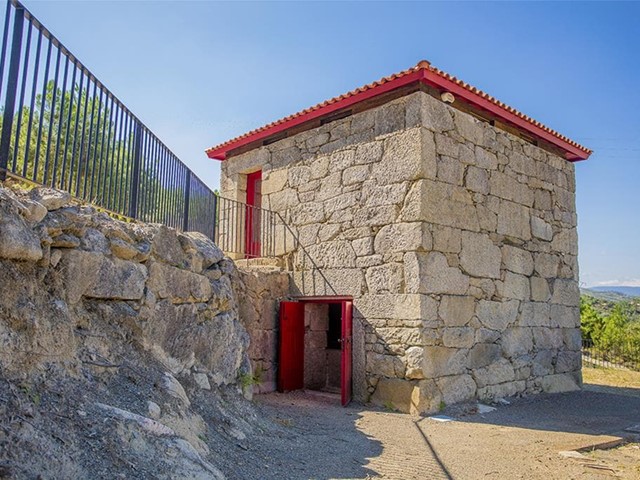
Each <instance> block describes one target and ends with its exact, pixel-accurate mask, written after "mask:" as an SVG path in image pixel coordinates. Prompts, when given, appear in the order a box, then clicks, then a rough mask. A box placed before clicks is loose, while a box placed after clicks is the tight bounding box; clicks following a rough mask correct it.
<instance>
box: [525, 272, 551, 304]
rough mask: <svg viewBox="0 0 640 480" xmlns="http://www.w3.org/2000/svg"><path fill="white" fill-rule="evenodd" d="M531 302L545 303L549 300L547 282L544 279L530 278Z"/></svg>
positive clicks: (549, 293) (549, 294)
mask: <svg viewBox="0 0 640 480" xmlns="http://www.w3.org/2000/svg"><path fill="white" fill-rule="evenodd" d="M529 280H530V282H531V300H533V301H534V302H546V301H548V300H549V299H550V298H551V292H550V291H549V282H548V281H547V279H546V278H541V277H531V278H530V279H529Z"/></svg>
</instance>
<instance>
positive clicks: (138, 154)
mask: <svg viewBox="0 0 640 480" xmlns="http://www.w3.org/2000/svg"><path fill="white" fill-rule="evenodd" d="M133 135H134V137H133V138H134V140H133V142H134V145H135V148H134V152H133V175H132V177H131V203H130V204H129V216H130V217H131V218H138V193H139V192H140V163H141V160H142V127H141V125H140V122H138V121H137V120H136V124H135V129H134V134H133Z"/></svg>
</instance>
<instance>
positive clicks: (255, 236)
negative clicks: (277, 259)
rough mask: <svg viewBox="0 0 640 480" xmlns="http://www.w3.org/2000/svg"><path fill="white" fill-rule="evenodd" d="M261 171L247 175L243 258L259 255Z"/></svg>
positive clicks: (260, 235)
mask: <svg viewBox="0 0 640 480" xmlns="http://www.w3.org/2000/svg"><path fill="white" fill-rule="evenodd" d="M261 208H262V171H261V170H258V171H257V172H253V173H250V174H249V175H247V207H246V209H247V212H246V213H247V214H246V217H245V257H246V258H255V257H259V256H260V254H261V244H260V243H261V237H262V232H261V226H262V215H261V213H262V211H261V210H260V209H261Z"/></svg>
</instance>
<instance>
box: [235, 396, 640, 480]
mask: <svg viewBox="0 0 640 480" xmlns="http://www.w3.org/2000/svg"><path fill="white" fill-rule="evenodd" d="M256 404H257V408H258V414H259V416H260V417H261V418H262V419H263V420H265V421H267V422H269V423H271V422H273V423H274V424H275V425H276V428H275V429H274V428H269V429H267V430H265V431H264V434H263V435H260V434H258V435H257V436H253V437H252V438H251V439H250V440H249V439H247V440H248V441H249V442H250V443H249V444H248V447H247V448H248V451H247V452H244V455H243V456H242V457H241V458H244V459H245V460H244V461H243V460H238V461H237V462H236V463H237V469H235V470H234V472H235V475H237V476H234V473H233V472H232V473H231V474H229V472H228V471H227V472H225V474H227V476H228V477H229V478H239V479H240V478H243V479H245V478H260V479H265V480H267V479H283V478H287V479H370V478H386V479H394V480H405V479H406V480H414V479H436V480H438V479H456V480H460V479H477V478H491V479H501V478H523V479H544V480H548V479H565V478H569V479H570V478H575V479H578V478H580V479H605V478H613V477H615V478H629V479H635V478H640V476H639V474H638V470H637V465H638V463H639V462H640V454H638V452H640V450H638V449H635V448H627V450H625V451H624V455H621V454H620V452H619V451H608V452H607V451H599V452H597V454H586V455H585V456H583V457H576V458H571V457H566V456H562V455H560V454H559V452H560V451H563V450H573V449H576V448H579V447H584V446H587V445H593V444H595V443H599V442H602V441H605V440H610V439H612V438H615V436H612V435H611V434H614V433H616V432H619V431H621V430H622V429H623V428H624V427H625V426H628V425H630V424H631V423H632V422H633V421H634V419H637V421H636V422H635V423H640V400H639V399H637V398H632V397H624V396H619V395H612V394H610V393H607V394H604V393H596V392H588V391H583V392H576V393H572V394H562V395H540V396H537V397H531V398H528V399H521V400H516V401H514V402H512V404H510V405H506V406H501V407H499V408H498V410H496V411H494V412H491V413H487V414H484V415H480V414H473V413H470V412H469V410H466V411H465V410H464V409H458V410H456V411H452V412H449V413H451V414H452V415H456V419H455V421H450V422H444V423H442V422H437V421H435V420H433V419H430V418H419V417H412V416H410V415H405V414H400V413H393V412H387V411H383V410H376V409H371V408H368V407H367V408H365V407H363V406H361V405H357V404H352V405H350V406H349V407H347V408H342V407H341V406H340V405H339V399H338V397H336V396H333V395H328V394H322V393H317V392H301V391H300V392H292V393H289V394H278V393H274V394H268V395H260V396H257V398H256ZM621 458H622V460H621Z"/></svg>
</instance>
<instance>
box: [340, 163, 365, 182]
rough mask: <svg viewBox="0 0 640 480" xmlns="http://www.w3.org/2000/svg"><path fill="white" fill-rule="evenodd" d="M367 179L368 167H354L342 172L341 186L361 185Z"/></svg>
mask: <svg viewBox="0 0 640 480" xmlns="http://www.w3.org/2000/svg"><path fill="white" fill-rule="evenodd" d="M368 178H369V166H368V165H354V166H353V167H348V168H346V169H345V170H344V172H342V184H343V185H353V184H357V183H362V182H364V181H365V180H367V179H368Z"/></svg>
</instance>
